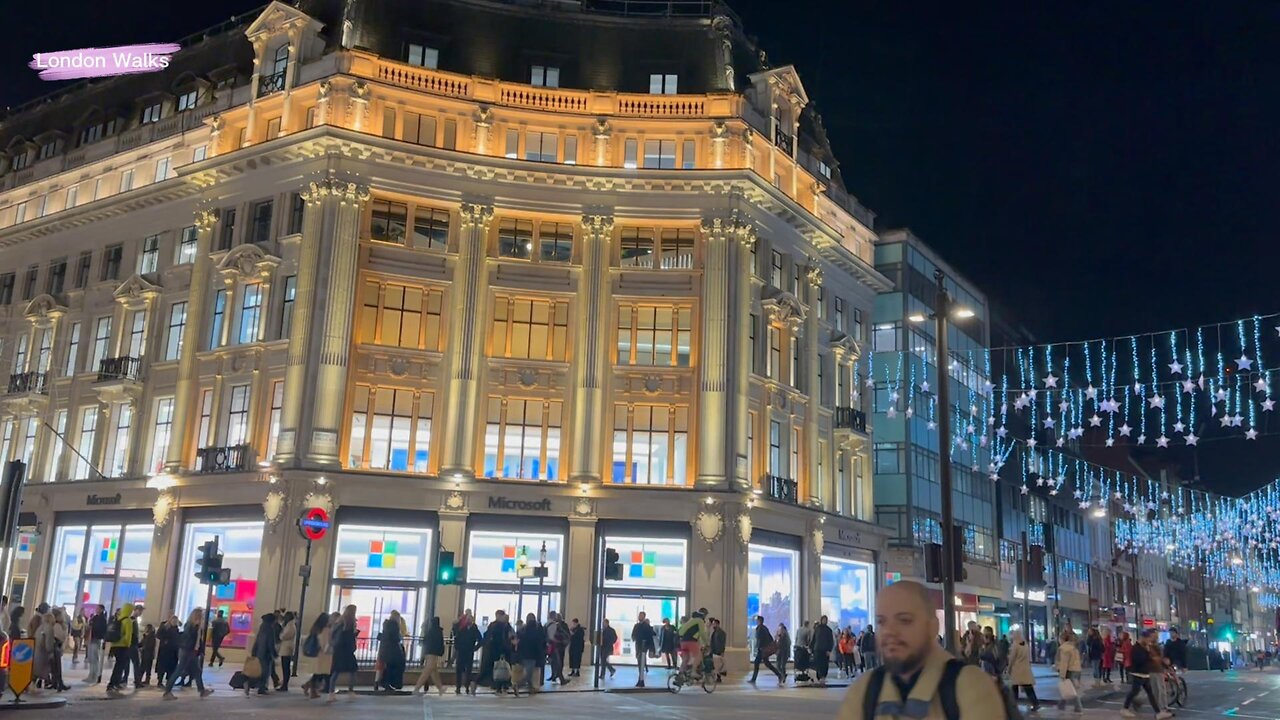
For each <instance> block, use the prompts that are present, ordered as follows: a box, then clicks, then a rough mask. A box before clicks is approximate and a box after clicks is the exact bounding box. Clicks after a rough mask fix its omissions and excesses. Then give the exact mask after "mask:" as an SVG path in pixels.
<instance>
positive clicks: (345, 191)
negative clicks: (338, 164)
mask: <svg viewBox="0 0 1280 720" xmlns="http://www.w3.org/2000/svg"><path fill="white" fill-rule="evenodd" d="M326 197H332V198H337V199H338V200H339V201H341V202H342V203H344V204H348V205H351V204H360V203H364V202H368V200H369V198H370V197H371V196H370V193H369V186H368V185H360V184H357V183H354V182H349V181H347V180H339V179H338V178H335V177H327V178H324V179H322V180H317V181H315V182H312V183H309V184H308V185H307V189H306V190H303V191H302V199H303V200H305V201H307V202H319V201H321V200H323V199H324V198H326Z"/></svg>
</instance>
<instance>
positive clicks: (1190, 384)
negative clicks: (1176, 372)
mask: <svg viewBox="0 0 1280 720" xmlns="http://www.w3.org/2000/svg"><path fill="white" fill-rule="evenodd" d="M1195 391H1196V381H1195V380H1191V379H1187V380H1183V381H1182V392H1184V393H1187V394H1191V393H1193V392H1195Z"/></svg>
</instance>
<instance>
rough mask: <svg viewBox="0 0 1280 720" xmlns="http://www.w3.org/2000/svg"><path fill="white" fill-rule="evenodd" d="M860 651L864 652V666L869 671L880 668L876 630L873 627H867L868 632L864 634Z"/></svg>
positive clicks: (859, 647) (859, 646)
mask: <svg viewBox="0 0 1280 720" xmlns="http://www.w3.org/2000/svg"><path fill="white" fill-rule="evenodd" d="M858 650H860V651H861V652H862V664H863V666H864V667H865V668H866V669H867V670H875V669H876V668H878V667H880V662H879V659H878V655H877V654H876V630H875V628H874V627H873V626H871V625H868V626H867V630H866V632H864V633H863V634H862V640H861V642H860V643H859V645H858Z"/></svg>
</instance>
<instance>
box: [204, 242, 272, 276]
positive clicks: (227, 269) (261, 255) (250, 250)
mask: <svg viewBox="0 0 1280 720" xmlns="http://www.w3.org/2000/svg"><path fill="white" fill-rule="evenodd" d="M280 262H281V260H280V258H278V257H276V256H275V255H272V254H270V253H268V252H265V251H264V250H263V249H262V248H260V247H258V246H257V245H254V244H253V243H245V244H243V245H237V246H235V247H234V248H232V249H231V250H228V251H227V254H226V255H224V256H223V258H222V259H221V260H220V261H218V268H217V270H218V274H219V275H221V276H222V279H223V281H224V282H230V281H232V280H243V281H246V282H249V281H253V280H266V281H269V280H270V279H271V276H272V274H273V273H274V272H275V269H276V268H277V267H279V266H280Z"/></svg>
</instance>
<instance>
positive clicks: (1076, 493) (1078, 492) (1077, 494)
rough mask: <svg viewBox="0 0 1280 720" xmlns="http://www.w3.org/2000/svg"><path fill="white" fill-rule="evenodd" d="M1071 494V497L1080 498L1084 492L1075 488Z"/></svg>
mask: <svg viewBox="0 0 1280 720" xmlns="http://www.w3.org/2000/svg"><path fill="white" fill-rule="evenodd" d="M1071 495H1072V497H1074V498H1075V499H1077V500H1079V499H1080V498H1082V497H1084V492H1082V491H1080V490H1077V491H1075V492H1073V493H1071Z"/></svg>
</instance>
